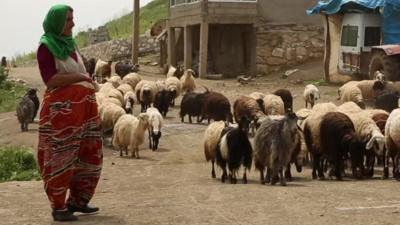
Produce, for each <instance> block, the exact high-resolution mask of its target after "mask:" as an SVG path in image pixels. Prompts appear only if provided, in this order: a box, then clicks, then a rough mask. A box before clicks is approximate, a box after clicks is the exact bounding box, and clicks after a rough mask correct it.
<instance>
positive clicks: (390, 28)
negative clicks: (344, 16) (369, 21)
mask: <svg viewBox="0 0 400 225" xmlns="http://www.w3.org/2000/svg"><path fill="white" fill-rule="evenodd" d="M380 8H383V9H384V10H383V11H379V13H381V16H382V19H383V20H382V21H383V30H382V31H383V34H384V35H383V37H384V40H383V43H385V44H399V43H400V0H320V1H318V3H317V5H315V6H314V7H313V8H311V9H309V10H307V14H308V15H311V14H327V15H331V14H337V13H348V12H360V11H365V12H368V11H375V12H376V13H378V9H380Z"/></svg>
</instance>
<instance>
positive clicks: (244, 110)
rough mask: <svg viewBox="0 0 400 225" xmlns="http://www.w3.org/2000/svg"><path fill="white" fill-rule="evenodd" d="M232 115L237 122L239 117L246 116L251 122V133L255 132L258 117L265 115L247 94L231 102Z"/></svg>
mask: <svg viewBox="0 0 400 225" xmlns="http://www.w3.org/2000/svg"><path fill="white" fill-rule="evenodd" d="M233 116H234V118H235V121H236V122H237V123H238V122H239V119H240V118H242V117H246V118H247V119H248V120H249V121H251V124H252V127H251V128H252V133H253V134H255V128H256V126H257V124H258V123H257V122H258V120H259V119H260V118H263V117H265V116H266V115H265V114H264V113H263V112H262V110H261V109H260V106H259V104H258V103H257V101H256V100H255V99H253V98H251V97H248V96H239V97H238V98H237V99H236V100H235V102H234V103H233Z"/></svg>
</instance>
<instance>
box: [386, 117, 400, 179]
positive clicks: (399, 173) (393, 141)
mask: <svg viewBox="0 0 400 225" xmlns="http://www.w3.org/2000/svg"><path fill="white" fill-rule="evenodd" d="M399 134H400V109H395V110H393V111H392V112H391V113H390V115H389V118H388V120H387V122H386V125H385V143H386V149H387V154H386V155H385V160H384V177H385V178H387V177H388V176H389V169H388V166H389V157H390V158H392V163H393V170H392V173H393V177H394V178H396V180H400V168H399V165H400V162H399V159H400V157H399V156H400V151H399V150H400V148H399V146H400V135H399Z"/></svg>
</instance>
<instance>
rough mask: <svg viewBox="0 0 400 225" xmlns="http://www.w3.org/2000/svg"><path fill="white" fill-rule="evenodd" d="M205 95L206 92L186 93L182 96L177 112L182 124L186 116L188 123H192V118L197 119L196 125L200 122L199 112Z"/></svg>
mask: <svg viewBox="0 0 400 225" xmlns="http://www.w3.org/2000/svg"><path fill="white" fill-rule="evenodd" d="M207 93H208V91H206V92H204V93H195V92H186V93H185V94H184V95H183V97H182V101H181V105H180V111H179V116H180V117H181V122H182V123H183V122H184V119H185V116H186V115H188V117H189V123H192V116H196V117H197V123H199V122H200V116H201V111H202V108H203V105H204V100H205V97H206V94H207Z"/></svg>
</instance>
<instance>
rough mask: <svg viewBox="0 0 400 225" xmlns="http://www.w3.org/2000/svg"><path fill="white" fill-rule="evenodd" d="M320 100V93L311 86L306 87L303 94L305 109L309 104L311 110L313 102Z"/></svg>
mask: <svg viewBox="0 0 400 225" xmlns="http://www.w3.org/2000/svg"><path fill="white" fill-rule="evenodd" d="M320 98H321V94H320V91H319V89H318V88H317V87H316V86H315V85H313V84H308V85H306V87H305V88H304V92H303V99H304V101H305V103H306V108H307V106H308V104H310V105H311V108H312V107H313V106H314V104H315V102H316V101H317V100H318V99H320Z"/></svg>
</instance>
